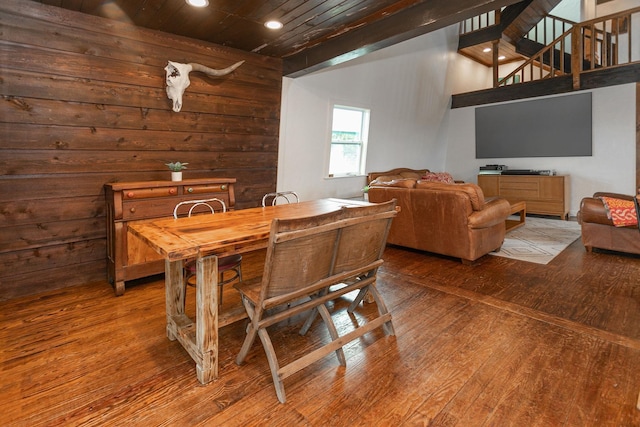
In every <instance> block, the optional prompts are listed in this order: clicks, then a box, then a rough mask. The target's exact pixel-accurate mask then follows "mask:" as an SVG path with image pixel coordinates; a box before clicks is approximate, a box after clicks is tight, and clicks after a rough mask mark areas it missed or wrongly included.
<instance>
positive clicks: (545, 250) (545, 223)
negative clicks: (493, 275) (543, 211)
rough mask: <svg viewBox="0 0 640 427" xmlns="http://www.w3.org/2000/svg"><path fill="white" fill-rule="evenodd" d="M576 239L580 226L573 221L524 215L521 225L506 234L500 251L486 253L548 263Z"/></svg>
mask: <svg viewBox="0 0 640 427" xmlns="http://www.w3.org/2000/svg"><path fill="white" fill-rule="evenodd" d="M578 237H580V224H578V223H577V222H575V221H563V220H561V219H548V218H537V217H529V216H528V217H527V218H526V222H525V225H524V226H522V227H519V228H517V229H515V230H513V231H508V232H507V235H506V236H505V239H504V243H503V244H502V248H501V249H500V251H499V252H490V254H491V255H495V256H500V257H505V258H511V259H518V260H521V261H528V262H535V263H538V264H548V263H549V262H550V261H551V260H552V259H553V258H555V257H556V255H558V254H559V253H560V252H562V251H563V250H564V249H565V248H566V247H567V246H569V245H570V244H571V243H573V242H574V241H575V240H576V239H577V238H578Z"/></svg>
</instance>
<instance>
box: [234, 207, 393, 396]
mask: <svg viewBox="0 0 640 427" xmlns="http://www.w3.org/2000/svg"><path fill="white" fill-rule="evenodd" d="M395 215H396V210H395V200H392V201H390V202H387V203H383V204H379V205H372V206H365V207H348V208H347V207H344V208H342V209H341V210H340V211H336V212H330V213H327V214H324V215H319V216H313V217H305V218H298V219H291V220H278V219H274V220H273V222H272V224H271V233H270V237H269V243H268V246H267V255H266V261H265V267H264V273H263V276H262V277H261V278H257V279H255V280H253V281H248V282H243V283H240V284H236V285H235V287H236V289H238V290H239V291H240V294H241V295H242V302H243V305H244V307H245V309H246V311H247V315H248V317H249V319H250V323H249V325H248V326H247V335H246V337H245V340H244V343H243V344H242V348H241V349H240V352H239V354H238V356H237V358H236V363H237V364H239V365H240V364H242V363H243V361H244V360H245V357H246V356H247V353H248V352H249V349H250V348H251V346H252V344H253V342H254V341H255V338H256V335H257V336H259V337H260V340H261V341H262V345H263V347H264V350H265V353H266V355H267V360H268V362H269V367H270V369H271V375H272V377H273V382H274V386H275V389H276V394H277V396H278V400H279V401H280V402H282V403H284V402H285V401H286V395H285V391H284V384H283V380H284V379H285V378H287V377H289V376H290V375H292V374H294V373H295V372H298V371H300V370H301V369H303V368H304V367H306V366H308V365H310V364H311V363H313V362H315V361H317V360H319V359H320V358H322V357H324V356H326V355H328V354H329V353H331V352H335V353H336V355H337V357H338V360H339V362H340V364H341V365H343V366H345V365H346V360H345V357H344V353H343V351H342V346H343V345H345V344H347V343H348V342H350V341H352V340H354V339H356V338H358V337H360V336H362V335H364V334H365V333H367V332H369V331H371V330H373V329H375V328H377V327H380V326H382V327H383V329H384V331H385V332H386V333H387V334H388V335H394V334H395V332H394V330H393V324H392V323H391V313H389V312H388V310H387V308H386V306H385V304H384V301H383V300H382V297H381V296H380V294H379V293H378V290H377V289H376V285H375V280H376V272H377V270H378V268H379V267H380V266H381V265H382V262H383V261H382V253H383V251H384V248H385V244H386V239H387V234H388V232H389V227H390V226H391V221H392V219H393V217H394V216H395ZM354 290H359V292H358V294H357V296H356V298H355V299H354V300H353V302H352V303H351V305H350V306H349V308H348V310H347V311H348V312H349V313H352V312H353V311H354V310H355V308H356V306H357V305H358V304H359V303H360V302H361V301H362V299H363V298H364V296H365V295H366V294H370V295H372V296H373V299H374V300H375V302H376V304H377V309H378V315H377V317H375V318H374V319H372V320H369V321H367V322H366V323H364V324H362V325H359V326H358V325H356V327H355V329H354V330H352V331H350V332H348V333H346V334H344V335H342V336H341V335H339V334H338V331H337V329H336V327H335V325H334V323H333V321H332V316H331V314H330V313H329V310H328V309H327V307H326V306H325V303H326V302H328V301H331V300H335V299H337V298H339V297H340V296H342V295H344V294H346V293H348V292H351V291H354ZM303 312H309V315H308V316H309V317H307V321H306V322H305V323H304V326H303V328H302V330H301V331H300V333H301V334H304V333H306V331H307V330H308V329H309V326H311V322H313V318H314V317H315V314H316V313H318V314H320V316H321V317H322V320H323V321H324V323H325V325H326V326H327V328H328V330H329V335H330V337H331V341H330V342H329V343H326V344H324V345H323V346H321V347H320V348H316V349H313V350H310V351H309V353H307V354H306V355H304V356H302V357H300V358H298V359H296V360H294V361H292V362H290V363H289V364H287V365H286V366H282V367H280V366H279V364H278V359H277V356H276V353H275V349H274V347H273V344H272V342H271V339H270V337H269V332H268V331H267V327H269V326H272V325H274V324H276V323H278V322H280V321H282V320H285V319H289V318H291V317H293V316H296V315H299V314H301V313H303ZM302 320H303V319H302ZM283 350H284V351H286V349H283Z"/></svg>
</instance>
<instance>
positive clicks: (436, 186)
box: [416, 180, 484, 211]
mask: <svg viewBox="0 0 640 427" xmlns="http://www.w3.org/2000/svg"><path fill="white" fill-rule="evenodd" d="M416 188H427V189H432V190H445V191H462V192H464V193H466V194H467V195H468V196H469V200H470V201H471V207H472V208H473V210H474V211H481V210H482V209H484V193H483V192H482V189H481V188H480V187H478V186H477V185H475V184H471V183H464V184H445V183H442V182H433V181H423V180H419V181H418V182H417V183H416Z"/></svg>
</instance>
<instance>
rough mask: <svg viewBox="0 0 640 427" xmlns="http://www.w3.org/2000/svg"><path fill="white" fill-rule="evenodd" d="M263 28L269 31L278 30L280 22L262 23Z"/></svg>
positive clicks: (280, 26)
mask: <svg viewBox="0 0 640 427" xmlns="http://www.w3.org/2000/svg"><path fill="white" fill-rule="evenodd" d="M264 26H265V27H267V28H268V29H270V30H279V29H280V28H282V22H280V21H267V22H265V23H264Z"/></svg>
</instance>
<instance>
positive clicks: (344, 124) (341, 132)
mask: <svg viewBox="0 0 640 427" xmlns="http://www.w3.org/2000/svg"><path fill="white" fill-rule="evenodd" d="M368 134H369V110H365V109H362V108H354V107H344V106H339V105H334V106H333V121H332V124H331V154H330V157H329V176H330V177H334V176H351V175H364V170H365V158H366V154H367V137H368Z"/></svg>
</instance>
